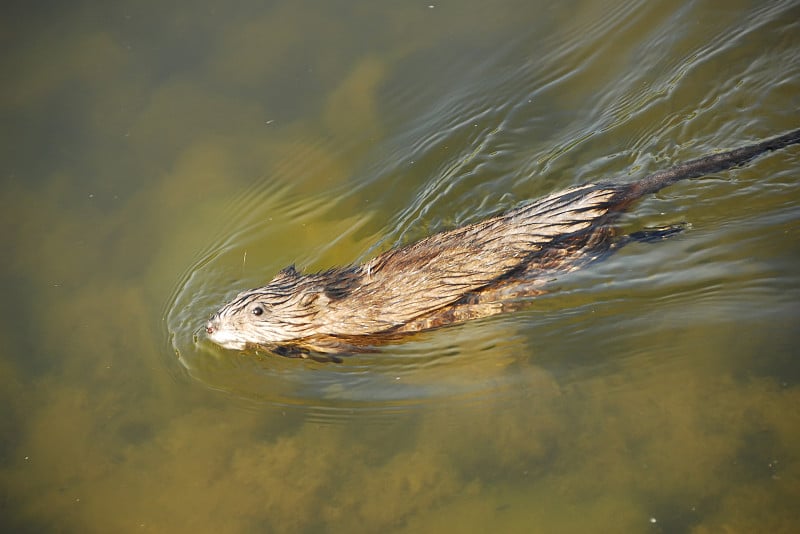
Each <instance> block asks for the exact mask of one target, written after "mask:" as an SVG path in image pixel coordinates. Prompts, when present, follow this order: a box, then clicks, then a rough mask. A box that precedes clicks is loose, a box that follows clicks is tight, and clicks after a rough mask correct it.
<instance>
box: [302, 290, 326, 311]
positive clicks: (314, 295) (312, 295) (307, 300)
mask: <svg viewBox="0 0 800 534" xmlns="http://www.w3.org/2000/svg"><path fill="white" fill-rule="evenodd" d="M330 301H331V299H329V298H328V296H327V295H326V294H325V293H321V292H319V291H309V292H307V293H305V294H304V295H303V296H302V297H300V305H301V306H310V305H311V304H315V303H316V305H317V306H320V307H324V306H327V305H328V303H330Z"/></svg>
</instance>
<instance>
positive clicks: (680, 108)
mask: <svg viewBox="0 0 800 534" xmlns="http://www.w3.org/2000/svg"><path fill="white" fill-rule="evenodd" d="M799 20H800V6H798V5H797V3H796V2H730V1H728V2H720V1H717V0H703V1H697V2H685V3H683V4H677V3H675V2H667V1H663V2H660V1H655V2H653V1H651V2H644V1H627V2H625V1H618V0H616V1H611V0H609V1H603V2H581V1H574V2H560V3H552V2H514V1H501V2H491V3H485V2H484V3H481V2H460V3H457V4H450V3H445V4H439V3H435V4H424V3H421V4H418V5H416V4H403V5H400V4H398V5H395V4H388V3H387V4H385V5H384V4H375V3H369V2H358V1H356V2H352V1H351V2H318V1H308V2H271V3H269V4H267V5H262V3H256V2H248V1H243V2H237V3H234V4H230V5H225V6H223V5H218V4H213V3H197V2H193V3H181V2H178V3H175V4H173V6H172V7H166V6H164V5H162V4H159V3H150V2H145V3H138V4H136V5H133V6H131V5H127V4H122V3H115V2H112V3H106V4H104V5H103V6H101V7H97V6H95V5H94V4H74V5H72V6H70V7H69V8H67V7H63V6H61V5H60V4H56V5H54V6H50V7H49V8H47V9H42V10H40V11H37V10H35V9H33V8H31V7H16V8H9V13H8V16H7V17H4V18H3V21H2V22H0V27H1V28H2V31H0V39H2V44H3V45H4V46H3V49H4V51H5V53H4V54H3V55H2V60H1V61H2V63H3V66H4V71H5V72H6V74H7V76H6V82H5V83H4V84H2V87H0V114H2V119H3V120H2V127H0V136H2V138H1V140H2V142H0V154H2V158H0V161H2V165H3V177H4V178H3V180H2V182H1V184H2V185H1V187H2V189H1V190H0V202H2V206H0V217H2V222H3V226H4V228H5V229H6V232H4V235H3V237H2V244H3V250H4V251H5V253H4V256H3V257H4V258H5V261H3V262H2V263H0V284H2V288H3V291H4V296H5V298H4V299H3V301H4V306H3V307H2V308H0V309H2V322H0V325H1V326H0V332H2V335H0V349H2V350H0V396H1V397H0V400H2V402H3V405H4V406H5V407H6V408H5V410H3V412H2V415H1V416H0V488H2V494H0V497H1V498H0V526H2V527H3V528H2V529H3V530H4V531H5V530H8V531H16V532H27V531H35V532H39V531H63V532H87V531H88V532H133V531H135V532H184V531H185V532H298V531H336V532H338V531H342V532H353V531H366V532H376V531H409V532H441V531H462V532H485V531H499V532H531V531H541V532H554V531H556V532H573V531H574V532H586V531H623V532H648V531H655V532H690V531H691V532H717V531H733V532H739V531H745V532H749V531H765V530H771V531H775V532H790V531H793V530H794V528H795V526H796V524H797V522H798V520H800V513H798V510H797V506H796V503H797V502H798V499H800V485H799V484H798V483H797V480H798V479H800V456H799V455H798V451H800V415H799V414H800V412H798V410H797V406H798V402H800V393H798V392H799V391H800V389H799V387H800V386H799V385H798V378H800V366H799V365H798V362H797V358H796V355H797V353H798V351H797V349H796V347H797V345H798V342H800V335H798V334H797V333H796V331H797V328H796V324H797V323H798V319H800V304H798V303H799V302H800V275H798V269H797V266H798V260H799V259H800V253H799V252H800V246H798V245H800V223H799V221H800V185H798V184H800V182H798V173H799V172H800V150H798V149H797V147H795V148H792V149H788V150H785V151H783V152H780V153H776V154H772V155H769V156H767V157H764V158H761V159H759V160H758V161H756V162H754V163H753V164H751V165H749V166H747V167H746V168H742V169H736V170H733V171H729V172H725V173H719V174H717V175H713V176H709V177H704V178H701V179H696V180H691V181H689V182H686V183H681V184H678V185H675V186H673V187H671V188H668V189H666V190H664V191H662V192H660V193H659V194H657V195H654V196H653V197H651V198H647V199H643V201H642V202H641V203H639V204H638V205H637V206H636V207H635V209H633V210H632V212H631V213H630V215H628V216H626V217H625V218H624V219H623V221H622V223H621V224H622V226H623V227H624V228H625V229H626V230H629V231H636V230H639V229H642V228H646V227H653V226H660V225H666V224H679V223H680V224H685V225H686V230H685V231H684V232H683V233H681V234H680V235H678V236H675V237H673V238H671V239H669V240H666V241H664V242H660V243H655V244H638V243H637V244H633V245H630V246H627V247H625V248H624V249H622V250H621V251H620V252H619V253H618V254H616V255H614V256H613V257H611V258H609V259H607V260H606V261H604V262H602V263H597V264H594V265H591V266H590V267H589V268H587V269H585V270H583V271H580V272H577V273H572V274H569V275H565V276H560V277H558V278H556V279H554V280H551V281H550V282H549V283H548V289H549V292H548V293H547V294H545V295H542V296H540V297H537V298H536V299H533V300H531V302H529V303H528V305H527V306H525V309H524V310H522V311H520V312H518V313H514V314H510V315H505V316H499V317H493V318H488V319H484V320H480V321H475V322H471V323H467V324H463V325H457V326H454V327H451V328H447V329H443V330H439V331H435V332H428V333H424V334H421V335H417V336H413V337H411V338H410V339H409V340H408V341H407V342H405V343H400V344H395V345H390V346H387V347H384V348H383V349H382V350H381V351H380V352H378V353H375V354H365V355H354V356H351V357H348V358H346V359H345V361H344V362H343V363H342V364H339V365H331V364H324V363H319V362H313V361H307V360H294V359H286V358H279V357H275V356H271V355H268V354H259V355H252V354H251V355H244V354H239V353H236V352H232V351H225V350H222V349H219V348H217V347H215V346H214V345H213V344H211V343H209V342H208V341H207V340H206V339H205V338H204V336H203V335H202V326H203V323H204V321H205V319H206V318H207V317H208V315H209V314H210V313H211V312H213V311H214V310H215V309H216V308H217V307H219V305H220V304H222V303H223V302H225V301H226V299H228V298H229V297H230V296H231V295H233V294H235V293H236V292H238V291H240V290H242V289H244V288H248V287H252V286H257V285H260V284H262V283H264V282H265V281H267V280H269V279H270V278H271V277H272V276H273V275H274V274H275V273H276V272H277V271H278V270H280V269H281V268H283V267H285V266H287V265H289V264H295V265H296V266H297V267H298V269H304V270H310V271H313V270H319V269H325V268H328V267H331V266H334V265H341V264H347V263H351V262H355V261H364V260H366V259H368V258H369V257H371V256H373V255H375V254H377V253H379V252H381V251H383V250H386V249H388V248H390V247H392V246H396V245H399V244H404V243H408V242H411V241H413V240H415V239H419V238H421V237H423V236H426V235H429V234H430V233H432V232H435V231H439V230H444V229H447V228H452V227H454V226H457V225H460V224H465V223H470V222H474V221H477V220H480V219H481V218H483V217H486V216H489V215H491V214H494V213H496V212H497V211H499V210H503V209H507V208H511V207H513V206H515V205H517V204H519V203H520V202H523V201H525V200H527V199H531V198H536V197H538V196H542V195H545V194H548V193H551V192H554V191H557V190H559V189H563V188H567V187H570V186H572V185H576V184H580V183H583V182H586V181H597V180H609V181H619V182H625V181H630V180H633V179H635V178H636V177H640V176H642V175H644V174H646V173H648V172H652V171H655V170H658V169H662V168H665V167H667V166H669V165H672V164H675V163H678V162H681V161H685V160H687V159H690V158H693V157H697V156H701V155H704V154H707V153H709V152H713V151H715V150H721V149H725V148H731V147H735V146H739V145H742V144H745V143H748V142H752V141H754V140H756V139H759V138H763V137H767V136H770V135H774V134H777V133H781V132H784V131H787V130H789V129H794V128H797V127H800V115H799V114H798V112H797V110H798V109H800V96H798V95H800V31H798V30H800V27H799V25H798V21H799Z"/></svg>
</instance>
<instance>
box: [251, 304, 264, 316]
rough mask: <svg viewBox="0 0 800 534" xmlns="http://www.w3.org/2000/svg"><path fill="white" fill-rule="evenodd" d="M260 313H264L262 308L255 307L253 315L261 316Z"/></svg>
mask: <svg viewBox="0 0 800 534" xmlns="http://www.w3.org/2000/svg"><path fill="white" fill-rule="evenodd" d="M262 313H264V308H262V307H261V306H256V307H255V308H253V315H261V314H262Z"/></svg>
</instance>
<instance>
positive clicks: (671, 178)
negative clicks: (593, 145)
mask: <svg viewBox="0 0 800 534" xmlns="http://www.w3.org/2000/svg"><path fill="white" fill-rule="evenodd" d="M798 142H800V130H795V131H793V132H791V133H788V134H785V135H783V136H780V137H776V138H773V139H769V140H767V141H763V142H760V143H756V144H753V145H748V146H745V147H742V148H739V149H735V150H731V151H728V152H721V153H718V154H714V155H711V156H706V157H704V158H699V159H696V160H692V161H690V162H688V163H685V164H682V165H678V166H675V167H672V168H670V169H667V170H666V171H660V172H657V173H655V174H652V175H650V176H648V177H646V178H643V179H642V180H639V181H637V182H633V183H631V184H586V185H582V186H578V187H574V188H571V189H568V190H566V191H563V192H560V193H555V194H553V195H550V196H547V197H545V198H543V199H540V200H537V201H534V202H531V203H528V204H524V205H522V206H520V207H518V208H516V209H512V210H510V211H508V212H505V213H502V214H500V215H497V216H494V217H491V218H489V219H486V220H483V221H480V222H478V223H475V224H470V225H467V226H463V227H460V228H456V229H453V230H450V231H446V232H441V233H438V234H434V235H432V236H429V237H426V238H424V239H422V240H420V241H418V242H416V243H413V244H410V245H407V246H404V247H400V248H396V249H392V250H389V251H387V252H384V253H383V254H381V255H379V256H377V257H376V258H374V259H372V260H370V261H368V262H366V263H364V264H360V265H351V266H347V267H342V268H336V269H331V270H329V271H325V272H320V273H313V274H301V273H298V272H297V271H296V270H295V269H294V268H293V267H289V268H286V269H284V270H283V271H281V272H280V273H278V275H277V276H276V277H275V278H274V279H273V280H272V281H271V282H270V283H269V284H267V285H266V286H263V287H260V288H256V289H253V290H249V291H244V292H242V293H240V294H239V295H237V296H236V297H235V298H234V299H233V301H231V302H230V303H229V304H226V305H225V306H223V307H222V309H220V310H219V311H218V312H217V313H216V314H214V315H213V316H212V317H211V319H209V321H208V323H207V325H206V330H207V332H208V335H209V338H210V339H211V340H212V341H214V342H215V343H217V344H219V345H221V346H223V347H227V348H232V349H239V350H243V349H248V348H266V349H268V350H271V351H273V352H276V353H278V354H282V355H286V356H306V355H307V354H308V352H309V351H313V352H317V353H328V354H336V353H344V352H359V351H363V350H369V348H370V347H372V346H374V345H376V344H380V343H386V342H389V341H394V340H397V339H399V338H400V337H402V336H404V335H407V334H409V333H412V332H418V331H421V330H428V329H432V328H437V327H440V326H444V325H447V324H451V323H457V322H462V321H466V320H469V319H475V318H479V317H486V316H489V315H494V314H497V313H502V312H504V311H509V309H511V308H513V305H514V304H513V303H514V299H515V298H518V297H521V296H529V295H535V294H536V293H537V292H539V291H541V290H540V288H539V286H540V285H541V283H542V282H543V281H544V280H546V278H547V277H549V276H552V275H553V274H555V273H558V272H566V271H570V270H574V269H577V268H579V267H580V266H581V265H583V264H585V263H586V262H588V261H591V260H593V259H596V258H597V257H599V256H601V255H603V254H604V253H606V252H607V251H608V250H609V249H610V248H611V247H612V246H614V245H615V244H621V243H624V241H620V239H619V238H617V237H616V232H615V230H614V228H613V226H611V223H613V221H614V219H615V218H616V217H617V216H618V215H619V213H621V212H622V211H623V210H625V209H626V208H627V207H628V206H629V205H630V204H631V203H632V202H633V201H635V200H636V199H638V198H640V197H641V196H642V195H645V194H648V193H652V192H655V191H658V190H659V189H661V188H662V187H665V186H667V185H670V184H672V183H674V182H676V181H678V180H682V179H686V178H690V177H696V176H701V175H704V174H709V173H713V172H718V171H721V170H724V169H727V168H730V167H732V166H735V165H741V164H743V163H745V162H747V161H749V160H750V159H752V158H754V157H756V156H758V155H759V154H762V153H764V152H767V151H770V150H776V149H778V148H782V147H784V146H787V145H790V144H794V143H798Z"/></svg>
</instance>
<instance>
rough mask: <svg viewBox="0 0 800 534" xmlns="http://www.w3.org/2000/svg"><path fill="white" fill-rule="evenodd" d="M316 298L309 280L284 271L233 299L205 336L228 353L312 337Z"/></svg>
mask: <svg viewBox="0 0 800 534" xmlns="http://www.w3.org/2000/svg"><path fill="white" fill-rule="evenodd" d="M319 298H320V292H319V291H318V290H317V289H316V288H315V283H314V278H313V277H312V276H304V275H301V274H300V273H298V272H297V271H296V270H295V269H294V267H293V266H292V267H287V268H286V269H284V270H282V271H281V272H279V273H278V274H277V275H276V276H275V278H273V279H272V281H270V283H269V284H267V285H266V286H263V287H259V288H256V289H250V290H248V291H243V292H241V293H239V294H238V295H236V297H234V298H233V300H231V302H229V303H228V304H226V305H225V306H223V307H222V308H221V309H220V310H219V311H218V312H217V313H215V314H214V315H212V316H211V318H210V319H209V320H208V322H207V323H206V332H207V333H208V338H209V339H210V340H211V341H213V342H214V343H216V344H217V345H220V346H222V347H224V348H227V349H236V350H243V349H245V348H247V347H248V346H251V345H256V346H258V345H260V346H265V347H269V346H273V345H277V344H281V343H291V342H292V341H294V340H297V339H302V338H303V337H305V336H307V335H309V334H310V333H311V329H312V327H313V321H314V318H315V317H316V315H317V313H318V311H319V305H320V303H319V302H317V301H318V300H319ZM323 298H324V297H323Z"/></svg>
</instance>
